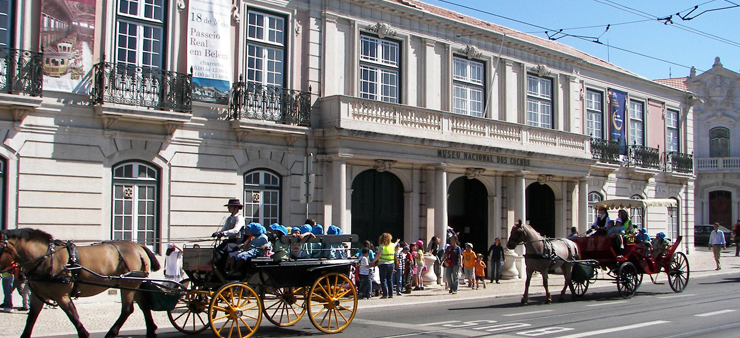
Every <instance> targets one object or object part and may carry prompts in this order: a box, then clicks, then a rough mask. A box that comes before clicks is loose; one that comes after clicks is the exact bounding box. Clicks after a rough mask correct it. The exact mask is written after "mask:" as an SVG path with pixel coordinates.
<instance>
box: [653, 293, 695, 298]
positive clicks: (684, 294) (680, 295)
mask: <svg viewBox="0 0 740 338" xmlns="http://www.w3.org/2000/svg"><path fill="white" fill-rule="evenodd" d="M692 296H696V294H693V293H682V294H679V295H671V296H663V297H658V298H660V299H673V298H685V297H692Z"/></svg>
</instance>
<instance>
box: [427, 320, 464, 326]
mask: <svg viewBox="0 0 740 338" xmlns="http://www.w3.org/2000/svg"><path fill="white" fill-rule="evenodd" d="M457 322H459V320H448V321H446V322H434V323H426V324H417V325H419V326H435V325H442V324H449V323H457Z"/></svg>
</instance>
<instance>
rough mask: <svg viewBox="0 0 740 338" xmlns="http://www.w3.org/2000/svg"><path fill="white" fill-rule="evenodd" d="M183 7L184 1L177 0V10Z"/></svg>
mask: <svg viewBox="0 0 740 338" xmlns="http://www.w3.org/2000/svg"><path fill="white" fill-rule="evenodd" d="M184 9H185V1H184V0H177V10H180V11H182V10H184Z"/></svg>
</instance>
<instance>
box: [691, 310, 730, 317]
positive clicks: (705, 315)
mask: <svg viewBox="0 0 740 338" xmlns="http://www.w3.org/2000/svg"><path fill="white" fill-rule="evenodd" d="M735 311H736V310H729V309H728V310H721V311H714V312H707V313H702V314H698V315H694V317H709V316H714V315H719V314H723V313H729V312H735Z"/></svg>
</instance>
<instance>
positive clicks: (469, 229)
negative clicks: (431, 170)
mask: <svg viewBox="0 0 740 338" xmlns="http://www.w3.org/2000/svg"><path fill="white" fill-rule="evenodd" d="M448 193H449V198H448V200H447V224H448V225H449V226H451V227H452V228H453V229H455V231H456V232H459V233H460V241H461V242H462V243H466V242H470V243H471V244H473V250H475V251H476V252H485V251H486V250H488V245H489V243H488V190H487V189H486V186H485V185H483V183H482V182H481V181H479V180H477V179H472V180H469V179H468V178H467V177H460V178H458V179H456V180H454V181H452V183H451V184H450V188H449V190H448ZM426 240H429V239H428V238H427V239H426Z"/></svg>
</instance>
